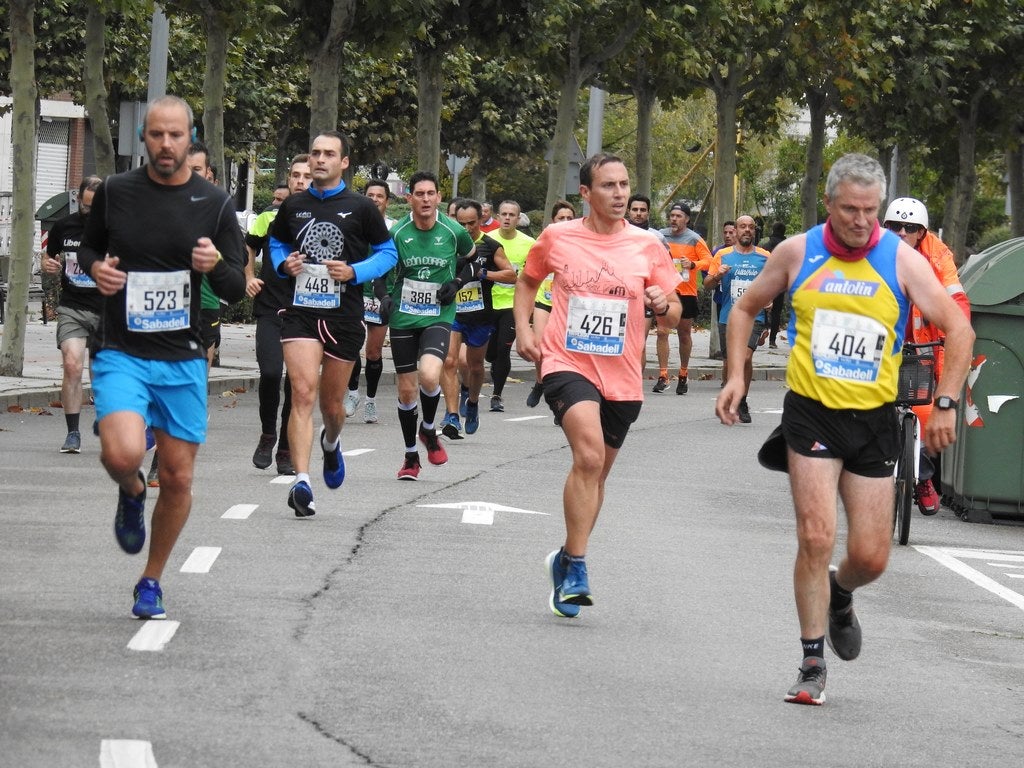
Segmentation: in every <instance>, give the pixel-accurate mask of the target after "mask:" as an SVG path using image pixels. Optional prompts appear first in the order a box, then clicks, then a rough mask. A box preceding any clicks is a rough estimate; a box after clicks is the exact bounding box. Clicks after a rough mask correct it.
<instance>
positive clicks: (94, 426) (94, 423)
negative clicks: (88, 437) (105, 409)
mask: <svg viewBox="0 0 1024 768" xmlns="http://www.w3.org/2000/svg"><path fill="white" fill-rule="evenodd" d="M92 433H93V434H94V435H95V436H96V437H99V436H100V420H99V419H93V420H92Z"/></svg>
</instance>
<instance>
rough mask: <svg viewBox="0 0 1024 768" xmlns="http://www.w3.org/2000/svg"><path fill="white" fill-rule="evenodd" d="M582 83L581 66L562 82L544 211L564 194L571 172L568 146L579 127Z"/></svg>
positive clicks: (567, 75) (568, 74) (548, 209)
mask: <svg viewBox="0 0 1024 768" xmlns="http://www.w3.org/2000/svg"><path fill="white" fill-rule="evenodd" d="M582 85H583V79H582V77H580V75H579V70H578V69H572V70H570V71H569V72H568V73H567V74H566V77H565V78H564V79H563V81H562V88H561V91H560V93H559V96H558V112H557V116H556V118H555V135H554V137H553V138H552V139H551V162H550V163H548V191H547V194H546V195H545V197H544V210H545V211H550V210H551V208H552V207H553V206H554V204H555V202H556V201H557V200H559V199H561V198H563V197H565V175H566V174H567V173H568V172H569V148H570V146H571V145H572V138H573V128H575V127H576V114H577V107H578V104H577V96H578V94H579V91H580V88H581V87H582Z"/></svg>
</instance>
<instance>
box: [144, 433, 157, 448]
mask: <svg viewBox="0 0 1024 768" xmlns="http://www.w3.org/2000/svg"><path fill="white" fill-rule="evenodd" d="M154 448H156V435H154V434H153V428H152V427H146V451H147V452H148V451H152V450H153V449H154Z"/></svg>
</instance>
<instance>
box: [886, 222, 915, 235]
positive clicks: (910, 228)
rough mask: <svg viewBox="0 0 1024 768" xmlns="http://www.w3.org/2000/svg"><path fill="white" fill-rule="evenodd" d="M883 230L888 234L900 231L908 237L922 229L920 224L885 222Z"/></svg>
mask: <svg viewBox="0 0 1024 768" xmlns="http://www.w3.org/2000/svg"><path fill="white" fill-rule="evenodd" d="M885 228H886V229H888V230H889V231H890V232H896V233H897V234H898V233H899V231H900V230H901V229H902V230H905V231H906V233H907V234H908V235H916V234H917V233H918V232H920V231H921V230H922V229H924V227H922V226H921V225H920V224H908V223H905V222H902V221H887V222H885Z"/></svg>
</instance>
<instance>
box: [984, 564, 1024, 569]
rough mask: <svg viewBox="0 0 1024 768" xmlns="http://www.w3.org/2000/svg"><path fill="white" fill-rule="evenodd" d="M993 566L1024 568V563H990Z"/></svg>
mask: <svg viewBox="0 0 1024 768" xmlns="http://www.w3.org/2000/svg"><path fill="white" fill-rule="evenodd" d="M989 565H991V566H992V567H993V568H1024V565H1014V564H1013V563H989Z"/></svg>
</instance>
